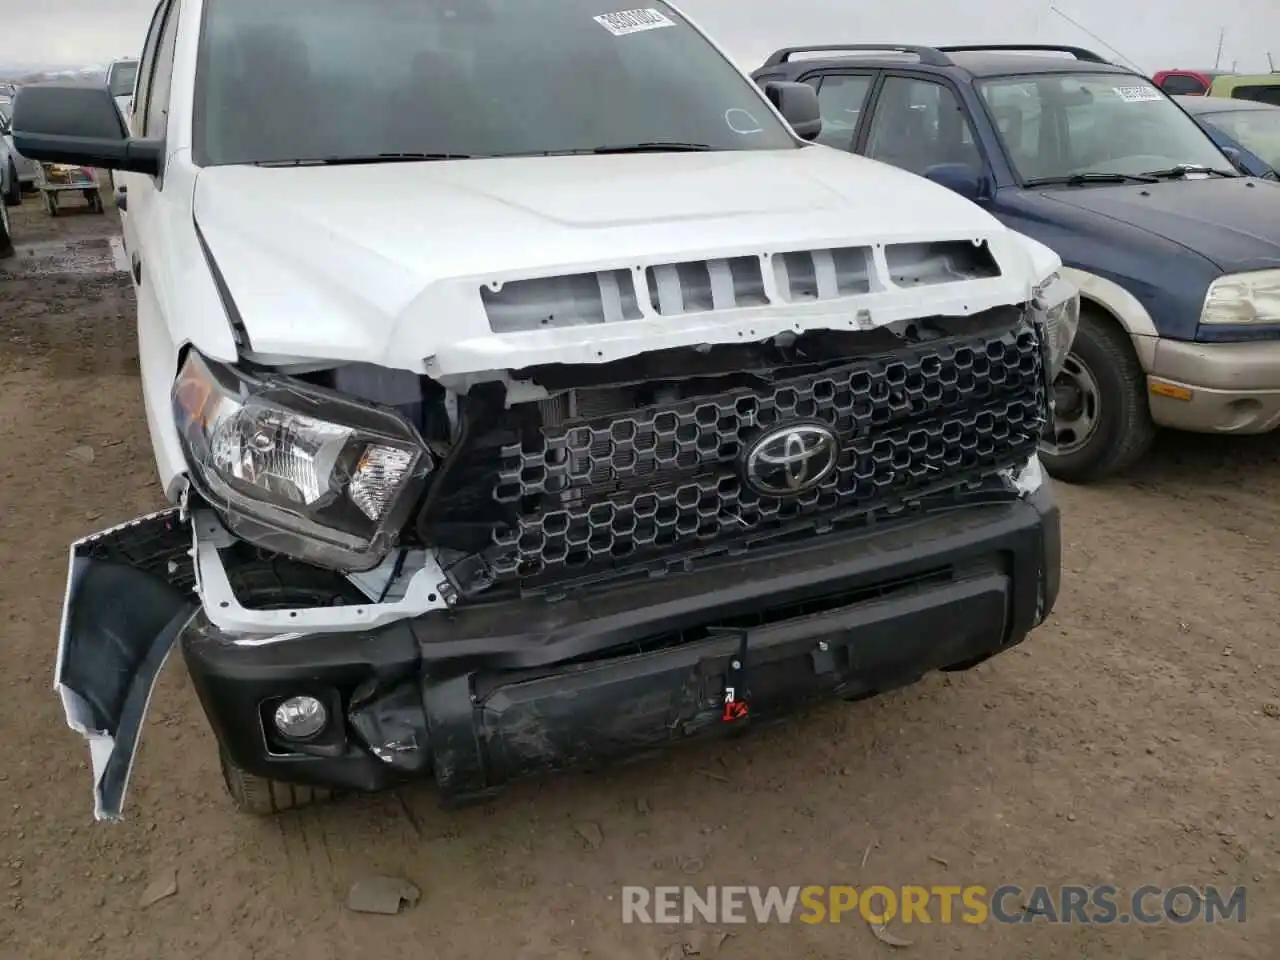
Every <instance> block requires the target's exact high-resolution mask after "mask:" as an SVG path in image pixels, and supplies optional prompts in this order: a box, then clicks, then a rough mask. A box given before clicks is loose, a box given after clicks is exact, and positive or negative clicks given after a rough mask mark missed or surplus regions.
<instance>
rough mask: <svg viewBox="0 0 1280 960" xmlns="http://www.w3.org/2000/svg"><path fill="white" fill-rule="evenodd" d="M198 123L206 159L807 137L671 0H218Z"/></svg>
mask: <svg viewBox="0 0 1280 960" xmlns="http://www.w3.org/2000/svg"><path fill="white" fill-rule="evenodd" d="M192 134H193V141H194V142H193V147H194V154H195V158H196V161H197V162H198V163H200V164H202V165H210V164H227V163H252V162H263V161H287V160H298V159H339V160H340V159H351V158H369V157H375V158H376V157H378V156H381V155H385V154H405V153H410V154H421V153H426V154H451V155H467V156H512V155H522V154H542V153H562V152H563V153H574V152H583V153H587V152H591V151H592V150H594V149H596V148H599V147H611V146H624V145H628V144H636V143H670V142H679V143H693V144H704V145H706V146H707V147H710V148H712V149H716V150H753V149H755V150H760V149H775V150H777V149H793V148H796V147H797V143H796V141H795V139H794V137H793V136H792V134H791V132H790V131H789V130H788V129H787V127H786V126H785V124H782V123H780V122H779V121H778V119H777V117H776V116H774V115H773V114H772V113H771V112H770V111H769V109H768V107H767V105H766V104H765V103H764V102H763V101H762V99H761V94H760V92H759V90H758V88H757V87H756V86H755V85H754V84H753V83H752V82H751V81H750V80H749V79H748V78H746V77H744V76H743V75H742V74H741V73H739V72H738V70H737V69H736V68H735V67H734V66H733V65H732V64H731V63H730V62H729V61H728V60H726V59H725V58H724V57H723V56H722V55H721V54H720V53H719V52H718V51H717V50H716V49H715V48H714V47H713V46H711V45H710V44H708V43H707V42H706V40H705V39H704V38H703V37H702V35H701V34H699V33H698V32H697V31H696V30H694V29H693V27H692V26H690V25H689V24H688V23H687V22H686V21H685V20H684V19H683V18H682V17H681V16H680V15H679V14H678V13H676V12H675V11H674V10H673V9H672V8H670V7H668V6H666V5H665V4H664V3H662V2H661V0H652V2H651V3H650V4H647V5H646V8H645V9H644V10H630V11H624V12H621V13H610V9H609V7H608V6H604V7H602V6H601V5H600V2H599V0H449V2H448V3H440V2H425V3H424V2H423V0H361V2H358V3H353V2H351V0H305V2H303V0H272V2H270V3H264V2H262V0H206V3H205V23H204V29H203V33H202V37H201V41H200V53H199V65H198V67H197V102H196V104H195V118H194V128H193V131H192Z"/></svg>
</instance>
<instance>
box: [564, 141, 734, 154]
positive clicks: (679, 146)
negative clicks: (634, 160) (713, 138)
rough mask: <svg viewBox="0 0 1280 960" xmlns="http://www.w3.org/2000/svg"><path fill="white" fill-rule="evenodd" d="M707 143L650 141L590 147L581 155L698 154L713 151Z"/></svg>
mask: <svg viewBox="0 0 1280 960" xmlns="http://www.w3.org/2000/svg"><path fill="white" fill-rule="evenodd" d="M714 149H715V147H713V146H711V144H709V143H680V142H678V141H666V140H651V141H647V142H645V143H620V144H610V145H608V146H603V147H592V148H591V149H590V150H583V151H581V152H582V153H700V152H702V151H704V150H714Z"/></svg>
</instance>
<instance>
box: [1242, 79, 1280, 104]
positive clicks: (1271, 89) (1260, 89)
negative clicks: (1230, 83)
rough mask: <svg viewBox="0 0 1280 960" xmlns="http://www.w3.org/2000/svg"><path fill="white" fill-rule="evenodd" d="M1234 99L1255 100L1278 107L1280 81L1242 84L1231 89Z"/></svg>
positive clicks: (1279, 102) (1279, 101)
mask: <svg viewBox="0 0 1280 960" xmlns="http://www.w3.org/2000/svg"><path fill="white" fill-rule="evenodd" d="M1231 96H1232V97H1233V98H1234V99H1236V100H1256V101H1257V102H1258V103H1269V104H1271V105H1272V106H1274V107H1280V82H1277V83H1252V84H1242V85H1240V86H1238V87H1236V88H1235V89H1234V90H1232V91H1231Z"/></svg>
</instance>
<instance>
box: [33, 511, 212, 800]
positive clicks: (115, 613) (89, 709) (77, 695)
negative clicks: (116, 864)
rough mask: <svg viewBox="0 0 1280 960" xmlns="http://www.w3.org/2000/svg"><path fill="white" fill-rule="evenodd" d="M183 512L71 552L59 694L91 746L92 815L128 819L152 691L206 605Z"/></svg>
mask: <svg viewBox="0 0 1280 960" xmlns="http://www.w3.org/2000/svg"><path fill="white" fill-rule="evenodd" d="M190 549H191V534H190V530H189V528H188V525H187V523H186V522H185V521H184V520H182V519H181V518H180V516H179V511H178V510H177V509H173V510H166V511H163V512H161V513H157V514H152V515H150V516H146V517H141V518H139V519H137V520H133V521H130V522H129V523H126V524H123V525H121V526H118V527H113V528H111V529H109V530H104V531H101V532H100V533H95V534H93V535H91V536H88V537H85V538H84V539H82V540H78V541H76V542H75V543H73V544H72V545H71V557H70V564H69V567H68V570H67V591H66V595H65V598H64V600H63V610H62V625H61V630H60V634H59V638H58V656H57V665H56V668H55V671H54V689H55V690H57V692H58V695H59V696H60V697H61V699H62V707H63V711H64V713H65V716H66V722H67V726H69V727H70V728H71V729H72V730H75V731H76V732H77V733H79V734H80V735H81V736H83V737H84V738H85V739H86V740H88V742H89V759H90V764H91V767H92V770H93V799H94V804H93V806H94V810H93V812H94V817H95V818H96V819H98V820H118V819H120V811H121V807H122V806H123V804H124V798H125V792H126V790H127V788H128V784H129V775H130V773H131V772H132V769H133V759H134V755H135V753H136V752H137V748H138V740H139V735H140V733H141V730H142V724H143V721H144V720H145V718H146V714H147V707H148V704H149V703H150V701H151V691H152V689H153V688H154V686H155V683H156V680H157V678H158V677H159V675H160V671H161V669H162V668H163V666H164V663H165V661H166V660H167V659H168V656H169V652H170V650H171V649H172V648H173V644H174V641H175V640H176V639H177V638H178V636H179V635H180V634H181V633H182V631H183V629H184V628H185V627H186V625H187V623H188V622H189V621H190V619H191V617H192V615H193V614H194V613H195V611H196V610H197V608H198V606H199V604H198V602H197V601H196V598H195V596H194V593H193V591H192V583H193V581H192V570H191V558H190Z"/></svg>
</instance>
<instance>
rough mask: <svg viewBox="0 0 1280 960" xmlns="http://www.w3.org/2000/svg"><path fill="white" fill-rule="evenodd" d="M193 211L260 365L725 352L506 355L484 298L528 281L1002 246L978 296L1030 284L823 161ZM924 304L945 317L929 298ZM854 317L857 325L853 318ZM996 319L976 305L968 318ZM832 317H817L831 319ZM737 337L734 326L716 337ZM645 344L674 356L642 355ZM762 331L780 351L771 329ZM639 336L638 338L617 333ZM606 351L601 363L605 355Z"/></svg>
mask: <svg viewBox="0 0 1280 960" xmlns="http://www.w3.org/2000/svg"><path fill="white" fill-rule="evenodd" d="M194 207H195V220H196V224H197V226H198V228H199V230H200V233H201V235H202V236H203V238H204V240H205V243H206V245H207V247H208V249H209V252H210V254H211V256H212V259H213V260H214V262H215V263H216V265H217V268H218V271H219V273H220V274H221V276H222V279H223V281H224V282H225V284H226V289H227V291H228V293H229V296H230V298H231V300H232V301H233V302H234V305H235V308H236V310H237V312H238V313H239V315H240V318H241V320H242V321H243V323H244V326H245V329H246V331H247V333H248V335H249V338H250V341H251V343H252V347H253V350H254V351H255V353H258V354H270V355H277V356H288V357H297V358H316V359H325V360H351V361H363V362H370V363H380V364H382V365H384V366H391V367H400V368H405V369H414V370H418V371H420V372H432V370H433V363H434V364H435V368H436V369H437V371H442V372H478V370H482V369H483V370H495V369H504V368H507V367H510V366H512V365H513V361H516V360H519V359H521V358H524V359H528V360H530V362H533V361H534V360H538V361H539V362H541V360H545V359H547V358H548V357H551V356H555V358H556V359H562V360H564V361H565V362H574V361H587V360H606V359H614V358H617V357H618V356H625V355H627V354H628V353H632V354H634V353H637V352H640V351H641V350H642V349H656V348H657V347H658V346H662V345H670V343H671V342H677V343H678V342H688V343H697V342H710V341H712V340H715V339H721V336H720V334H719V333H717V332H715V331H711V332H710V333H709V332H708V326H707V324H706V323H702V324H701V325H700V324H699V323H695V322H691V321H692V319H693V318H692V317H690V316H688V315H685V316H679V317H669V318H659V317H656V315H655V316H646V318H645V319H644V320H640V321H634V322H631V323H626V324H614V325H612V327H611V328H608V329H606V328H587V329H583V328H581V327H579V328H575V329H559V330H547V331H536V332H534V333H533V334H529V335H520V334H513V335H509V336H505V337H496V336H495V335H494V334H493V332H492V331H491V330H490V328H489V324H488V322H487V319H486V315H485V313H484V309H483V306H482V304H481V298H480V287H481V286H482V285H486V284H489V285H492V284H501V283H504V282H509V281H510V280H514V279H523V278H527V277H534V276H549V275H555V274H558V273H564V274H571V273H584V272H589V271H593V270H597V269H602V270H603V269H614V268H623V269H634V268H636V267H640V266H645V265H648V264H654V263H674V262H678V261H680V260H689V259H699V258H702V257H708V256H717V257H723V256H732V255H735V252H738V253H740V254H743V255H751V256H756V257H759V256H761V255H762V254H764V253H767V252H771V251H778V252H782V251H786V250H805V249H817V248H822V247H839V246H853V245H860V244H873V243H884V242H914V241H928V240H937V239H968V240H979V239H987V240H989V241H990V242H991V245H992V250H993V252H994V253H995V255H996V257H997V260H998V261H999V262H1001V263H1002V265H1003V266H1004V276H1003V277H1002V278H999V279H997V280H995V281H978V283H980V284H985V285H986V286H985V287H983V288H982V290H977V291H970V294H971V295H973V294H976V295H977V296H978V298H979V300H980V299H981V298H983V297H986V298H988V299H992V298H994V300H993V301H992V303H993V304H994V302H1016V301H1017V300H1019V299H1021V298H1024V297H1025V294H1026V287H1027V283H1028V282H1029V280H1030V278H1029V273H1030V272H1031V267H1030V266H1029V262H1028V259H1027V258H1028V256H1029V255H1028V253H1027V248H1026V247H1025V245H1023V244H1021V243H1019V242H1018V241H1016V240H1015V239H1013V238H1014V235H1013V234H1011V233H1009V232H1008V231H1007V230H1005V228H1004V227H1002V226H1001V225H1000V224H999V222H998V221H996V220H995V219H994V218H993V217H991V216H990V215H988V214H987V213H986V212H984V211H982V210H981V209H980V208H978V207H977V206H975V205H973V204H971V203H969V202H968V201H966V200H964V199H962V198H960V197H958V196H957V195H955V194H953V193H952V192H951V191H949V190H947V189H945V188H943V187H940V186H938V185H936V184H933V183H930V182H929V181H926V180H924V179H922V178H919V177H916V176H914V175H912V174H909V173H905V172H903V171H900V170H897V169H894V168H892V167H888V166H885V165H883V164H879V163H875V162H873V161H869V160H864V159H862V158H858V157H851V156H849V155H847V154H843V153H841V152H838V151H835V150H830V149H827V148H824V147H811V148H805V149H797V150H785V151H776V152H775V151H770V152H763V151H761V152H756V151H742V152H732V153H719V152H718V153H683V154H636V155H613V156H587V157H568V156H565V157H539V158H505V159H491V160H464V161H437V162H424V163H388V164H377V165H358V166H345V167H343V166H335V167H319V166H316V167H288V168H262V167H243V166H227V167H211V168H206V169H204V170H202V171H200V173H199V177H198V179H197V182H196V190H195V198H194ZM897 292H901V293H905V292H906V291H897ZM912 294H913V295H914V298H915V300H916V302H917V304H921V303H922V304H923V305H924V306H925V307H927V306H928V305H929V303H928V301H929V295H928V294H927V293H925V292H924V291H923V290H920V289H917V290H913V291H912ZM922 294H924V296H923V297H922ZM951 296H952V297H954V296H955V294H954V292H952V294H951ZM971 298H972V297H971ZM777 307H778V305H772V306H769V307H757V308H755V310H754V311H753V312H754V313H755V314H756V315H757V319H758V315H759V314H760V312H761V311H766V312H767V313H768V316H767V317H765V318H764V319H766V320H769V319H770V318H772V317H774V316H775V314H776V315H777V317H778V318H780V319H779V325H778V328H777V329H778V332H781V330H783V329H787V328H788V327H789V328H791V329H795V328H796V324H795V316H794V314H795V312H796V311H797V310H805V309H810V310H811V309H812V307H813V305H803V306H796V307H793V308H791V309H790V310H779V309H777ZM839 307H840V310H841V311H842V313H843V314H846V315H852V313H853V310H852V309H851V308H850V305H849V302H848V301H847V300H845V301H841V302H840V304H839ZM982 308H983V304H982V303H980V302H978V301H977V300H975V301H974V303H973V304H971V305H968V306H965V309H982ZM831 310H832V304H829V303H828V304H823V305H819V309H818V310H817V311H816V313H815V316H816V314H817V313H823V312H826V313H830V312H831ZM746 312H749V311H741V310H739V311H734V313H738V314H742V313H746ZM956 312H960V306H959V305H957V308H956ZM784 314H785V315H786V316H785V317H784ZM701 316H703V317H705V316H707V315H705V314H704V315H701ZM782 319H785V320H786V322H785V323H783V322H781V320H782ZM725 322H726V320H725V319H723V318H721V317H720V316H718V315H717V317H716V319H715V323H717V324H723V323H725ZM804 323H805V324H807V323H808V321H807V320H806V321H804ZM646 325H648V326H649V327H652V328H653V329H652V331H650V332H653V333H655V334H657V333H661V334H662V336H661V337H658V339H663V337H665V338H666V342H664V343H661V344H659V343H658V342H657V340H654V339H652V338H650V341H651V343H652V345H651V346H637V344H636V336H637V334H641V333H644V332H645V330H643V329H641V328H644V327H646ZM818 325H824V324H823V323H821V322H819V323H818ZM756 326H760V327H761V329H760V330H759V331H758V332H759V333H760V335H768V328H769V327H770V326H771V324H770V323H768V322H766V323H764V324H763V325H761V324H756ZM623 327H625V328H628V330H627V335H626V336H623V335H622V334H621V333H615V331H614V329H613V328H623ZM659 328H661V329H659ZM673 331H676V333H678V334H679V336H678V337H677V340H676V341H671V339H670V337H671V335H672V332H673ZM745 332H746V331H745V330H744V331H743V334H745ZM743 334H738V333H729V334H727V335H725V336H723V339H726V340H727V339H730V338H736V337H738V336H741V335H743ZM522 337H523V339H522ZM539 337H540V338H541V339H537V338H539ZM615 341H616V342H615ZM593 343H594V344H595V345H596V346H601V344H603V345H604V346H601V348H600V349H594V348H593V349H591V350H588V349H587V347H588V346H590V345H592V344H593ZM610 345H612V346H610ZM561 347H563V348H564V349H563V350H560V348H561ZM615 348H616V349H615ZM451 350H453V351H454V352H453V353H450V351H451ZM459 350H461V351H462V353H458V352H457V351H459ZM464 354H465V356H464ZM561 354H562V355H561ZM539 358H540V359H539ZM482 361H483V363H482ZM468 368H474V369H468Z"/></svg>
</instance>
